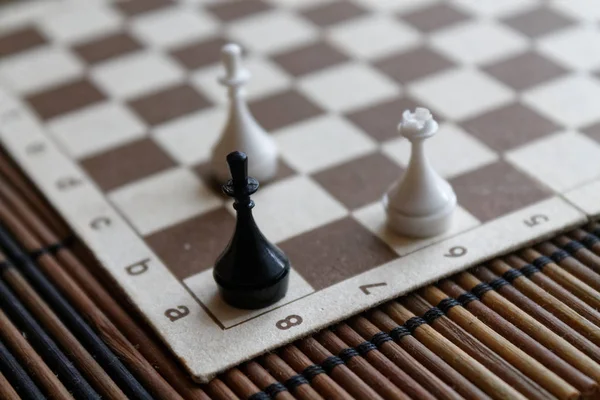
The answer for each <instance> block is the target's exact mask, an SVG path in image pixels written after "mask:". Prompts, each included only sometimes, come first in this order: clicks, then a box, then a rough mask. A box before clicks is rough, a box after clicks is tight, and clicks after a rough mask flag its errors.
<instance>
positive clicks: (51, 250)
mask: <svg viewBox="0 0 600 400" xmlns="http://www.w3.org/2000/svg"><path fill="white" fill-rule="evenodd" d="M65 247H66V245H65V243H64V242H56V243H52V244H49V245H48V246H43V247H40V248H39V249H35V250H31V251H30V252H29V256H30V257H31V258H33V259H34V260H37V259H38V258H40V257H41V256H43V255H44V254H52V255H54V254H56V253H58V252H59V251H60V250H61V249H64V248H65Z"/></svg>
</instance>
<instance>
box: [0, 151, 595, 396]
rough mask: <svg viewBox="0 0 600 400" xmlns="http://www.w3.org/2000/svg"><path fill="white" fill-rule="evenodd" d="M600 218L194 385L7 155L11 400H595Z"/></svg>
mask: <svg viewBox="0 0 600 400" xmlns="http://www.w3.org/2000/svg"><path fill="white" fill-rule="evenodd" d="M599 236H600V224H597V223H596V224H591V225H589V226H585V227H582V228H580V229H576V230H574V231H572V232H568V233H565V234H562V235H559V236H557V237H555V238H553V239H552V240H548V241H545V242H543V243H540V244H537V245H535V246H532V247H529V248H525V249H523V250H521V251H518V252H516V253H513V254H510V255H508V256H506V257H502V258H498V259H495V260H493V261H491V262H489V263H486V265H485V266H479V267H477V268H473V269H471V270H470V271H468V272H463V273H460V274H457V275H455V276H453V277H451V278H449V279H446V280H443V281H441V282H438V283H437V284H436V285H433V286H429V287H425V288H422V289H420V290H418V291H415V292H413V293H411V294H409V295H407V296H404V297H402V298H399V299H396V300H394V301H391V302H389V303H386V304H384V305H382V306H380V307H377V308H375V309H373V310H370V311H368V312H366V313H363V314H361V315H358V316H355V317H353V318H351V319H349V320H347V321H344V322H343V323H340V324H338V325H336V326H333V327H330V328H329V329H326V330H323V331H321V332H317V333H315V334H314V335H312V336H310V337H306V338H304V339H302V340H299V341H298V342H296V343H293V344H290V345H288V346H285V347H283V348H281V349H279V350H277V351H275V352H272V353H268V354H266V355H263V356H261V357H259V358H257V359H255V360H253V361H251V362H248V363H245V364H243V365H240V366H239V367H237V368H233V369H231V370H229V371H227V372H226V373H224V374H222V375H220V376H219V377H217V378H215V379H214V380H212V381H211V382H210V383H208V384H206V385H199V384H196V383H194V382H192V381H191V380H190V379H189V378H188V376H187V375H186V374H185V373H184V371H183V369H182V368H181V367H180V366H179V365H178V363H177V361H176V360H174V359H173V357H172V356H171V355H170V353H169V352H168V350H167V349H166V348H165V347H164V346H163V345H162V344H161V343H160V342H159V341H158V340H157V338H156V337H155V336H154V334H153V333H152V332H151V330H150V329H149V328H148V327H147V326H146V325H145V323H144V321H142V320H140V318H139V317H138V316H137V315H136V313H135V310H133V309H132V308H131V307H130V306H129V304H128V302H127V299H126V298H124V296H123V295H122V294H121V293H120V292H119V291H118V290H117V289H116V286H115V285H113V284H112V282H110V280H109V279H108V278H106V277H105V276H103V275H102V273H101V270H100V268H99V267H98V265H97V264H96V263H95V261H94V260H93V259H92V257H91V256H90V255H89V253H87V252H86V251H85V249H84V248H83V247H82V246H81V244H80V243H78V242H77V240H76V239H75V238H74V237H73V236H72V234H71V232H70V230H69V228H68V227H67V226H66V225H65V224H64V223H63V222H62V221H61V220H60V219H59V217H58V216H57V215H56V214H55V213H54V211H53V210H52V209H51V207H50V206H49V205H48V204H47V203H46V202H45V201H44V200H43V199H42V198H41V197H40V196H39V195H38V193H37V192H36V190H35V189H34V188H33V187H32V186H31V185H30V184H29V183H28V181H27V180H26V179H25V178H24V177H23V176H22V175H21V174H20V172H19V171H18V170H17V169H16V168H15V167H14V166H13V165H12V163H11V162H10V161H9V159H8V158H7V157H5V156H3V157H2V158H0V248H1V251H0V304H1V309H2V311H1V312H0V325H1V326H2V329H1V330H0V372H1V373H0V397H1V398H6V399H15V398H19V396H21V397H22V398H25V399H40V398H43V396H46V397H47V398H54V399H70V398H86V399H87V398H101V397H102V398H111V399H113V398H114V399H126V398H141V399H143V398H147V399H150V398H156V399H165V400H166V399H211V398H212V399H255V400H256V399H277V400H285V399H323V398H331V399H351V398H356V399H409V398H413V399H434V398H440V399H462V398H464V399H488V398H494V399H523V398H530V399H552V398H559V399H576V398H598V397H599V395H598V391H597V385H598V382H600V347H599V346H600V312H599V311H598V309H599V308H600V239H599Z"/></svg>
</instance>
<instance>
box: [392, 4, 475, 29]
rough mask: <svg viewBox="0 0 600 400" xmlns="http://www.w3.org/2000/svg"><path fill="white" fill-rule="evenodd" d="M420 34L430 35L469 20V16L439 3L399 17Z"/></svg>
mask: <svg viewBox="0 0 600 400" xmlns="http://www.w3.org/2000/svg"><path fill="white" fill-rule="evenodd" d="M401 18H402V19H403V20H404V21H406V22H408V23H409V24H410V25H412V26H414V27H415V28H417V29H418V30H420V31H421V32H425V33H431V32H434V31H437V30H439V29H442V28H446V27H448V26H450V25H454V24H457V23H459V22H462V21H466V20H467V19H469V15H468V14H465V13H464V12H462V11H460V10H458V9H456V8H455V7H453V6H451V5H450V4H447V3H440V4H436V5H433V6H430V7H426V8H423V9H419V10H417V11H412V12H410V13H407V14H404V15H401Z"/></svg>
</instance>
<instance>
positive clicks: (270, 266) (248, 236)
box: [213, 151, 290, 309]
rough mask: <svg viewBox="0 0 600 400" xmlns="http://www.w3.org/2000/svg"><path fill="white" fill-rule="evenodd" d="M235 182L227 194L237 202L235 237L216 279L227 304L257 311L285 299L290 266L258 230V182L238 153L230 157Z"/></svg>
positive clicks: (221, 258) (230, 183) (221, 259)
mask: <svg viewBox="0 0 600 400" xmlns="http://www.w3.org/2000/svg"><path fill="white" fill-rule="evenodd" d="M227 164H228V165H229V169H230V171H231V177H232V179H231V180H229V181H228V182H227V183H226V184H225V185H223V192H225V194H227V195H228V196H230V197H233V198H234V199H235V202H234V204H233V207H234V208H235V210H236V212H237V221H236V226H235V233H234V234H233V237H232V238H231V241H230V242H229V244H228V245H227V247H226V248H225V250H224V251H223V253H222V254H221V255H220V256H219V258H218V259H217V262H216V263H215V267H214V269H213V276H214V279H215V281H216V283H217V286H218V287H219V291H220V292H221V295H222V297H223V299H224V300H225V302H227V303H228V304H230V305H231V306H233V307H237V308H246V309H257V308H263V307H267V306H269V305H271V304H273V303H276V302H277V301H279V300H280V299H282V298H283V297H284V296H285V294H286V292H287V288H288V280H289V272H290V262H289V260H288V258H287V257H286V256H285V254H284V253H283V252H282V251H281V250H280V249H279V248H278V247H277V246H275V245H274V244H272V243H271V242H269V241H268V240H267V239H266V238H265V237H264V235H263V234H262V233H261V232H260V230H259V229H258V226H256V222H254V217H253V216H252V208H253V207H254V202H253V201H252V200H251V199H250V195H252V194H253V193H254V192H256V190H257V189H258V181H257V180H256V179H254V178H251V177H248V157H247V156H246V154H244V153H242V152H239V151H234V152H232V153H230V154H229V155H228V156H227Z"/></svg>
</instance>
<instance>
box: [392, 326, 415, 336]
mask: <svg viewBox="0 0 600 400" xmlns="http://www.w3.org/2000/svg"><path fill="white" fill-rule="evenodd" d="M408 335H410V331H409V330H408V329H406V327H405V326H402V325H398V326H397V327H395V328H394V329H392V330H391V331H390V337H391V338H392V339H394V340H398V339H400V338H403V337H404V336H408Z"/></svg>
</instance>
